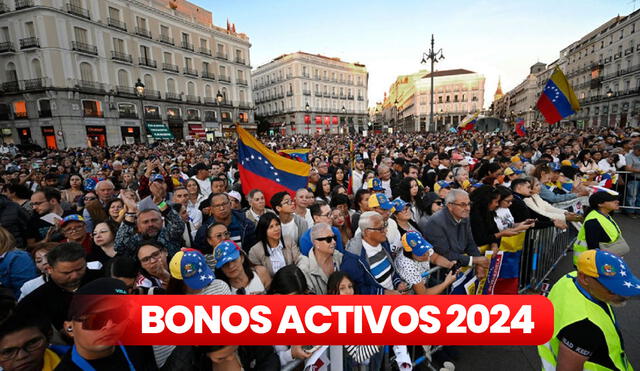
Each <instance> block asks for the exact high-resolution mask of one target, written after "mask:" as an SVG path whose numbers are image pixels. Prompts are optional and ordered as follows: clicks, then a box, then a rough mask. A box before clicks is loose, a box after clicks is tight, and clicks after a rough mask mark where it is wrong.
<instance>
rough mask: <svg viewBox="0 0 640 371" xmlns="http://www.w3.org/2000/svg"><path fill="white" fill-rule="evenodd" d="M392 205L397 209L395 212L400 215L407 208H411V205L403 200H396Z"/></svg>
mask: <svg viewBox="0 0 640 371" xmlns="http://www.w3.org/2000/svg"><path fill="white" fill-rule="evenodd" d="M391 203H392V204H393V208H394V209H395V210H394V212H396V213H399V212H400V211H402V210H404V208H405V207H407V206H409V204H408V203H406V202H405V201H404V200H403V199H401V198H396V199H395V200H393V201H392V202H391Z"/></svg>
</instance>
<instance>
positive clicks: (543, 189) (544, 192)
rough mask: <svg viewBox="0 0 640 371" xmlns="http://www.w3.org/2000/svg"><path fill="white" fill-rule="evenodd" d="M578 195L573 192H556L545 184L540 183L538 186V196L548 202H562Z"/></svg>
mask: <svg viewBox="0 0 640 371" xmlns="http://www.w3.org/2000/svg"><path fill="white" fill-rule="evenodd" d="M577 197H578V195H577V194H575V193H566V194H556V193H554V192H553V191H552V190H550V189H549V188H547V186H546V185H544V184H542V185H541V186H540V198H542V199H543V200H545V201H547V202H548V203H550V204H555V203H556V202H564V201H569V200H573V199H575V198H577Z"/></svg>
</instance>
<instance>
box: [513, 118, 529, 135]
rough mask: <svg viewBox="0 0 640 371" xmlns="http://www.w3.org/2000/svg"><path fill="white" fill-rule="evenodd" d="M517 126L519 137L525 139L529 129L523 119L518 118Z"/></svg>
mask: <svg viewBox="0 0 640 371" xmlns="http://www.w3.org/2000/svg"><path fill="white" fill-rule="evenodd" d="M515 126H516V134H518V136H521V137H524V136H526V135H527V128H525V127H524V119H523V118H517V119H516V125H515Z"/></svg>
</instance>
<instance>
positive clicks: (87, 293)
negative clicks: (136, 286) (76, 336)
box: [67, 277, 127, 319]
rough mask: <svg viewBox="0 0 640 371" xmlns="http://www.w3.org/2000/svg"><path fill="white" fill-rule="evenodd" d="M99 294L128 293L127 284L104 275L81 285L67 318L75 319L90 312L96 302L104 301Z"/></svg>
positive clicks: (72, 300) (74, 296)
mask: <svg viewBox="0 0 640 371" xmlns="http://www.w3.org/2000/svg"><path fill="white" fill-rule="evenodd" d="M97 295H127V286H126V285H125V284H124V282H122V281H121V280H119V279H116V278H111V277H102V278H98V279H96V280H93V281H91V282H89V283H87V284H86V285H84V286H82V287H80V288H79V289H78V290H77V291H76V293H75V295H73V298H72V299H71V304H70V305H69V311H68V312H67V319H74V318H78V317H80V316H83V315H86V314H88V313H89V311H90V310H91V309H93V307H95V305H96V304H100V303H103V302H104V298H102V297H100V296H97Z"/></svg>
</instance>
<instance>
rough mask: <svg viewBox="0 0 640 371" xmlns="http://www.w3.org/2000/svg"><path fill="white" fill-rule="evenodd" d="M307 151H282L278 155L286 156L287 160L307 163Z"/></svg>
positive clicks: (302, 149) (305, 149)
mask: <svg viewBox="0 0 640 371" xmlns="http://www.w3.org/2000/svg"><path fill="white" fill-rule="evenodd" d="M309 151H311V150H310V149H308V148H299V149H283V150H281V151H280V152H279V153H278V154H280V155H282V154H286V155H287V156H284V157H287V158H292V159H299V160H300V161H302V162H309Z"/></svg>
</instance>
